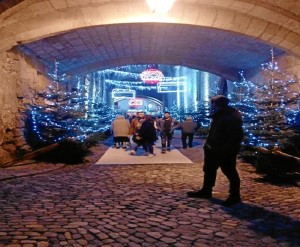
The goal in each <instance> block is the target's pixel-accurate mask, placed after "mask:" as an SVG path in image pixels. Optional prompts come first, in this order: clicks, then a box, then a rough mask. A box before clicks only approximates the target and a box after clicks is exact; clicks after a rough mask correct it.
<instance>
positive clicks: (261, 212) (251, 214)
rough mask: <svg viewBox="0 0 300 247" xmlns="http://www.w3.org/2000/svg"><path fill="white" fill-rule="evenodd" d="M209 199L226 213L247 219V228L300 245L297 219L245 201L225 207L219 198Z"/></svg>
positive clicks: (281, 240) (299, 228)
mask: <svg viewBox="0 0 300 247" xmlns="http://www.w3.org/2000/svg"><path fill="white" fill-rule="evenodd" d="M211 201H212V203H214V204H218V205H221V206H222V209H223V210H224V211H225V212H226V213H228V214H230V215H232V216H234V217H235V218H238V219H239V220H243V221H247V222H248V228H249V229H251V230H252V231H254V232H256V233H258V234H261V235H265V236H269V237H271V238H273V239H275V240H276V241H279V242H288V243H290V244H292V245H288V246H300V221H299V220H297V219H293V218H291V217H290V216H286V215H282V214H280V213H276V212H273V211H270V210H267V209H265V208H262V207H259V206H256V205H251V204H247V203H239V204H237V205H234V206H232V207H225V206H223V205H222V203H223V201H222V200H220V199H215V198H214V199H211Z"/></svg>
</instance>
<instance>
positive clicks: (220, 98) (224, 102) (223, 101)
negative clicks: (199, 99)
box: [211, 95, 230, 107]
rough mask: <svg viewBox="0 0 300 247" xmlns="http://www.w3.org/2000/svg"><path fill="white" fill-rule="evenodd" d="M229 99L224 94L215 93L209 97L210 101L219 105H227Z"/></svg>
mask: <svg viewBox="0 0 300 247" xmlns="http://www.w3.org/2000/svg"><path fill="white" fill-rule="evenodd" d="M229 102H230V100H229V99H228V98H227V97H225V96H224V95H217V96H214V97H212V98H211V103H215V104H216V105H217V106H219V107H226V106H228V104H229Z"/></svg>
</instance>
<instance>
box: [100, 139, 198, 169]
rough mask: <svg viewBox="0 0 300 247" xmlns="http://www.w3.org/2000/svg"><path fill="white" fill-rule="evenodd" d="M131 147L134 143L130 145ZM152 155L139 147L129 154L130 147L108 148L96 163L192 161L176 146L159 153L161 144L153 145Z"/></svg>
mask: <svg viewBox="0 0 300 247" xmlns="http://www.w3.org/2000/svg"><path fill="white" fill-rule="evenodd" d="M132 146H133V147H134V146H135V144H133V145H132ZM154 154H155V155H154V157H152V158H149V157H148V156H145V155H144V150H143V148H142V147H139V149H138V151H137V153H136V154H135V155H131V154H130V149H125V150H124V149H122V148H120V149H116V148H109V149H108V150H107V151H106V152H105V154H104V155H103V156H102V157H101V159H100V160H98V162H97V163H96V164H99V165H111V164H162V163H169V164H172V163H193V162H192V161H191V160H190V159H189V158H187V157H186V156H184V155H183V154H182V153H180V152H179V151H178V150H177V149H176V148H174V147H171V152H169V151H167V152H166V153H165V154H162V153H161V146H160V145H157V146H154Z"/></svg>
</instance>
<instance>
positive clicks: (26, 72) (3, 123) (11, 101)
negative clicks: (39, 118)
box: [0, 51, 48, 164]
mask: <svg viewBox="0 0 300 247" xmlns="http://www.w3.org/2000/svg"><path fill="white" fill-rule="evenodd" d="M46 85H48V81H47V79H46V78H45V77H43V76H42V75H40V74H38V73H37V71H36V69H35V68H34V66H32V65H31V64H30V63H29V62H28V61H27V60H26V59H25V58H24V57H22V56H21V55H20V54H19V53H18V52H17V51H11V52H5V53H2V54H0V164H1V163H5V162H7V161H9V160H11V159H12V158H14V157H16V156H17V155H18V154H21V153H24V152H26V151H29V150H30V147H29V146H28V145H27V144H26V141H25V138H24V127H25V120H26V105H27V104H31V103H32V102H33V100H34V94H35V92H36V91H39V90H43V89H44V88H45V87H46Z"/></svg>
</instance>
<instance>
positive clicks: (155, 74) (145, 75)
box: [141, 65, 164, 85]
mask: <svg viewBox="0 0 300 247" xmlns="http://www.w3.org/2000/svg"><path fill="white" fill-rule="evenodd" d="M163 78H164V74H163V73H162V72H161V71H160V70H158V69H157V65H148V66H147V69H146V70H144V71H143V72H142V73H141V79H142V81H143V82H145V83H147V84H151V85H153V84H157V83H158V82H160V81H161V80H162V79H163Z"/></svg>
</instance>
